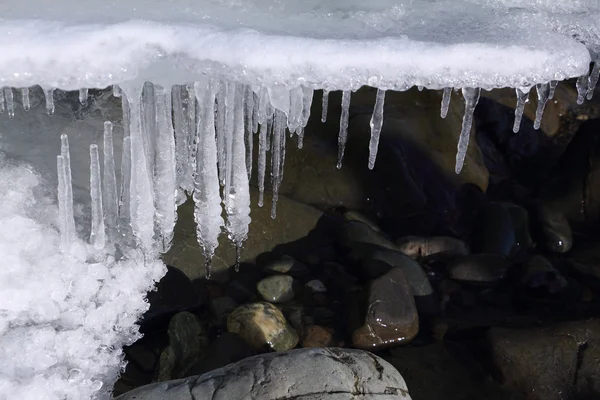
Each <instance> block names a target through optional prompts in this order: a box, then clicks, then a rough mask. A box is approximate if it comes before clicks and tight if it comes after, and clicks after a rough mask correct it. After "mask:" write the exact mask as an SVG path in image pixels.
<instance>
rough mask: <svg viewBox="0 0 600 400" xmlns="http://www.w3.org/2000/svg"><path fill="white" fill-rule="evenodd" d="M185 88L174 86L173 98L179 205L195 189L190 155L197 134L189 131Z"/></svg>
mask: <svg viewBox="0 0 600 400" xmlns="http://www.w3.org/2000/svg"><path fill="white" fill-rule="evenodd" d="M183 88H184V87H183V86H180V85H174V86H173V88H172V96H171V97H172V102H173V105H172V107H173V128H174V130H175V147H176V149H175V156H176V160H177V167H176V172H177V186H178V187H179V193H178V200H177V203H178V205H180V204H182V203H183V202H184V201H185V200H186V195H185V192H187V193H188V194H191V193H192V191H193V188H194V182H193V177H192V173H193V165H192V164H190V160H191V157H190V153H191V151H192V146H191V143H192V140H191V139H190V137H191V136H192V135H193V134H195V129H194V131H193V133H192V132H190V131H189V124H188V121H187V113H186V112H185V108H184V103H183V92H184V90H183Z"/></svg>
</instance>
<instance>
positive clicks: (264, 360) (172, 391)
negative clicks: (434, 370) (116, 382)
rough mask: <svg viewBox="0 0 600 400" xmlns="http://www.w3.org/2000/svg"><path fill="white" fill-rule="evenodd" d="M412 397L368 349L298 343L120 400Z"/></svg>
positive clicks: (407, 399) (397, 376)
mask: <svg viewBox="0 0 600 400" xmlns="http://www.w3.org/2000/svg"><path fill="white" fill-rule="evenodd" d="M357 393H360V394H361V395H360V397H361V399H363V400H410V396H409V394H408V389H407V387H406V384H405V382H404V379H403V378H402V376H401V375H400V373H398V371H396V370H395V369H394V368H393V367H392V366H391V365H390V364H389V363H388V362H386V361H384V360H383V359H381V358H379V357H377V356H375V355H373V354H371V353H367V352H364V351H360V350H350V349H340V348H327V349H322V348H313V349H298V350H292V351H288V352H285V353H271V354H264V355H258V356H254V357H250V358H246V359H244V360H242V361H239V362H237V363H235V364H231V365H228V366H227V367H224V368H219V369H217V370H214V371H211V372H209V373H206V374H204V375H200V376H194V377H190V378H187V379H184V380H180V381H173V382H168V383H162V384H154V385H148V386H144V387H141V388H138V389H135V390H133V391H131V392H129V393H125V394H124V395H122V396H120V397H118V398H117V399H115V400H134V399H135V400H159V399H160V400H195V399H226V400H243V399H260V400H293V399H310V400H350V399H355V398H357Z"/></svg>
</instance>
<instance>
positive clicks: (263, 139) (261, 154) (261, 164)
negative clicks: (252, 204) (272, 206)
mask: <svg viewBox="0 0 600 400" xmlns="http://www.w3.org/2000/svg"><path fill="white" fill-rule="evenodd" d="M269 125H270V124H268V123H266V121H265V123H263V124H261V125H260V130H259V133H258V206H259V207H262V206H263V200H264V194H265V170H266V166H267V147H268V146H267V135H268V132H269Z"/></svg>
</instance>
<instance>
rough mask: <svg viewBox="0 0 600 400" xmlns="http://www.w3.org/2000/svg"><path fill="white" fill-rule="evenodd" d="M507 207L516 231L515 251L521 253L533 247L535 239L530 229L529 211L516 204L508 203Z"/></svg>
mask: <svg viewBox="0 0 600 400" xmlns="http://www.w3.org/2000/svg"><path fill="white" fill-rule="evenodd" d="M506 208H507V209H508V212H509V214H510V217H511V220H512V224H513V228H514V232H515V246H516V248H515V249H513V253H520V252H523V251H525V250H527V249H529V248H531V247H533V239H532V238H531V233H530V231H529V213H528V212H527V210H525V209H524V208H523V207H521V206H518V205H516V204H507V205H506Z"/></svg>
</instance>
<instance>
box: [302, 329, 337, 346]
mask: <svg viewBox="0 0 600 400" xmlns="http://www.w3.org/2000/svg"><path fill="white" fill-rule="evenodd" d="M330 346H333V329H331V328H324V327H322V326H319V325H313V326H309V327H308V328H306V330H305V332H304V335H303V337H302V347H330Z"/></svg>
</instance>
